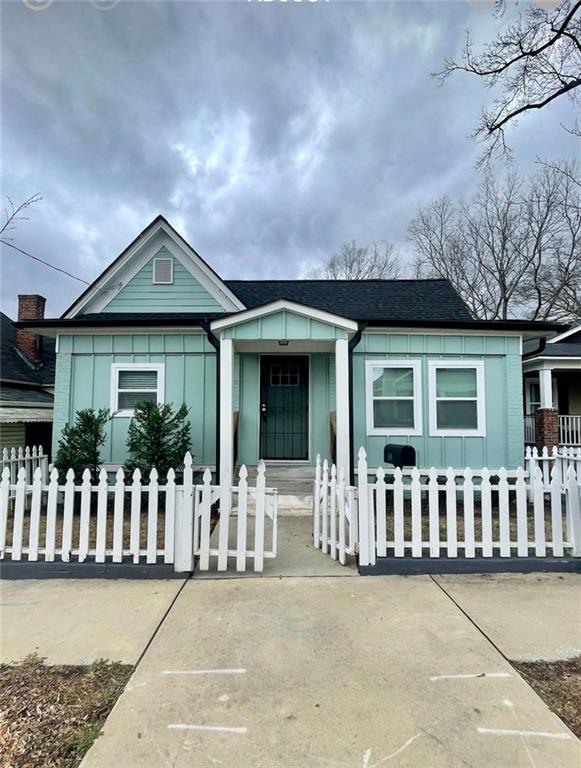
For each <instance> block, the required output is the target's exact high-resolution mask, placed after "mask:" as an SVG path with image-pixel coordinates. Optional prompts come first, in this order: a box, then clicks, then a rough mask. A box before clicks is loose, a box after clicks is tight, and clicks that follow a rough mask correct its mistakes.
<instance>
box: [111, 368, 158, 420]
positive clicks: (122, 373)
mask: <svg viewBox="0 0 581 768" xmlns="http://www.w3.org/2000/svg"><path fill="white" fill-rule="evenodd" d="M163 398H164V365H163V363H120V364H117V363H115V364H114V365H112V366H111V411H112V412H113V414H114V416H133V411H134V408H135V404H136V403H142V402H144V401H147V402H149V403H163Z"/></svg>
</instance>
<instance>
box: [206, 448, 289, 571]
mask: <svg viewBox="0 0 581 768" xmlns="http://www.w3.org/2000/svg"><path fill="white" fill-rule="evenodd" d="M211 483H212V475H211V472H210V470H209V469H206V471H205V472H204V477H203V485H198V486H196V491H195V493H196V502H195V515H194V554H195V555H196V556H197V557H199V568H200V570H201V571H207V570H209V569H210V558H211V557H216V558H217V568H218V570H219V571H225V570H227V567H228V558H235V560H236V570H237V571H238V572H244V571H246V568H247V560H248V559H251V560H253V561H254V570H255V571H257V572H261V571H262V570H263V569H264V560H265V558H267V559H268V558H273V557H276V543H277V516H278V492H277V490H276V488H267V487H266V477H265V464H264V462H263V461H261V462H259V464H258V467H257V473H256V486H255V487H250V486H249V485H248V470H247V469H246V466H245V465H244V464H243V465H242V466H241V467H240V472H239V476H238V485H237V486H236V485H233V486H229V487H227V488H226V489H225V488H224V486H223V485H222V486H213V485H212V484H211ZM222 499H225V502H223V501H222ZM218 500H220V513H219V518H218V521H217V523H216V526H217V534H214V540H215V541H217V544H218V546H217V547H211V533H212V532H211V511H212V506H213V505H214V504H215V503H216V502H217V501H218ZM267 525H268V526H269V527H270V537H269V538H270V541H271V545H270V548H266V540H267V536H268V533H269V531H268V530H267ZM252 528H253V529H254V530H252ZM231 544H232V546H230V545H231Z"/></svg>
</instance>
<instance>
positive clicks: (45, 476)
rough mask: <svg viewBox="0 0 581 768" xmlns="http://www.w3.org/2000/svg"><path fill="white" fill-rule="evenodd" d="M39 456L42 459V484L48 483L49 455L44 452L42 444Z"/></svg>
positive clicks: (39, 448)
mask: <svg viewBox="0 0 581 768" xmlns="http://www.w3.org/2000/svg"><path fill="white" fill-rule="evenodd" d="M38 456H39V461H40V469H41V472H42V484H43V485H46V484H47V483H48V456H47V455H46V453H45V452H44V448H43V447H42V445H39V446H38Z"/></svg>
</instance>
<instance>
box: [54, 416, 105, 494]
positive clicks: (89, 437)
mask: <svg viewBox="0 0 581 768" xmlns="http://www.w3.org/2000/svg"><path fill="white" fill-rule="evenodd" d="M110 418H111V416H110V414H109V409H108V408H102V409H101V410H99V411H95V410H93V409H92V408H84V409H83V410H80V411H77V412H76V414H75V421H74V424H73V425H72V426H71V425H70V424H67V425H66V426H65V428H64V429H63V432H62V435H61V439H60V440H59V444H58V449H57V454H56V458H55V461H54V464H55V467H56V468H57V469H58V470H59V472H61V473H66V472H67V471H68V470H69V469H72V470H74V473H75V478H77V480H78V481H79V482H80V478H81V477H82V475H83V472H84V470H85V469H89V470H90V472H91V478H92V481H93V482H96V481H97V475H98V472H99V467H100V465H101V447H102V445H103V443H104V442H105V424H106V423H107V422H108V421H109V419H110Z"/></svg>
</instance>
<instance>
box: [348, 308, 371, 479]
mask: <svg viewBox="0 0 581 768" xmlns="http://www.w3.org/2000/svg"><path fill="white" fill-rule="evenodd" d="M357 325H358V328H357V333H355V334H354V335H353V336H352V337H351V338H350V339H349V345H348V349H349V467H350V472H349V477H350V478H351V484H353V483H354V481H355V446H354V443H353V350H354V349H355V347H356V346H357V345H358V344H359V342H360V341H361V336H362V335H363V331H364V330H365V329H366V328H367V321H365V322H360V323H358V324H357Z"/></svg>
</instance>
